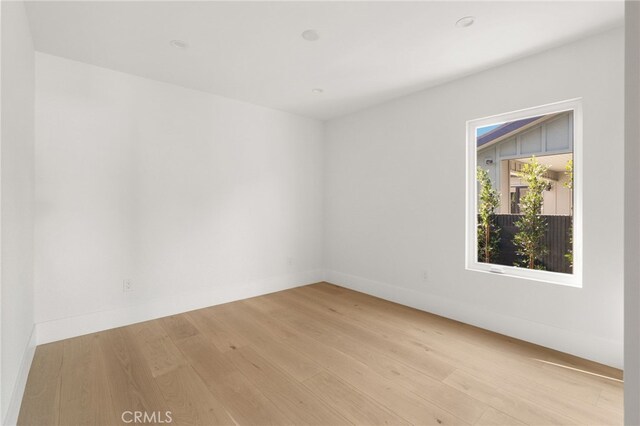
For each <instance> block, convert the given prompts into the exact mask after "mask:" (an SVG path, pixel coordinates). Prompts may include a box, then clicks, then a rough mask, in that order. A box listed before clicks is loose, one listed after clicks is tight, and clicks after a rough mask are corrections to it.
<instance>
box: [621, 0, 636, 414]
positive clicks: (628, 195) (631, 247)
mask: <svg viewBox="0 0 640 426" xmlns="http://www.w3.org/2000/svg"><path fill="white" fill-rule="evenodd" d="M625 13H626V19H625V20H626V26H625V28H626V39H625V41H626V43H625V48H626V52H625V210H624V212H625V218H624V222H625V247H624V248H625V277H624V281H625V283H624V287H625V289H624V291H625V294H624V303H625V306H624V316H625V319H624V324H625V327H624V333H625V338H624V422H625V425H629V426H633V425H640V262H638V258H640V194H639V193H638V188H639V187H640V121H638V115H640V3H638V2H637V1H627V2H626V7H625Z"/></svg>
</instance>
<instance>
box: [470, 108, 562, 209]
mask: <svg viewBox="0 0 640 426" xmlns="http://www.w3.org/2000/svg"><path fill="white" fill-rule="evenodd" d="M477 147H478V151H477V164H478V166H479V167H482V168H485V169H487V170H488V171H489V175H490V176H491V181H492V182H493V185H494V187H495V188H496V189H497V190H498V192H499V193H500V200H501V203H500V211H499V213H501V214H509V213H512V214H517V213H519V200H520V197H522V195H524V193H525V192H526V191H527V186H526V184H524V183H522V182H521V181H520V179H519V178H518V177H517V172H518V171H519V170H520V169H521V167H522V165H523V164H524V163H526V162H527V161H529V159H530V158H531V157H532V156H536V158H537V159H538V162H540V163H542V164H546V165H547V166H549V170H548V172H547V175H546V178H547V179H548V180H549V182H550V183H551V188H550V189H549V190H548V191H546V192H545V194H544V207H543V214H545V215H571V214H572V203H573V197H572V191H571V190H570V189H569V188H567V186H566V185H565V184H566V183H567V182H568V178H567V176H566V174H565V170H566V169H565V168H566V165H567V163H568V162H569V161H570V160H572V158H573V113H572V112H570V111H568V112H563V113H558V114H550V115H545V116H541V117H531V118H527V119H523V120H518V121H512V122H508V123H504V124H501V125H499V126H498V127H496V128H494V129H492V130H490V131H488V132H486V133H484V134H481V135H480V136H478V138H477Z"/></svg>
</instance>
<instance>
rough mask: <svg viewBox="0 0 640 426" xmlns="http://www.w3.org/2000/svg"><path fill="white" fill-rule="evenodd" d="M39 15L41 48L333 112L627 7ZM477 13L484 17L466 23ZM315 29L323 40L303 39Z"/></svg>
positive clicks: (139, 7) (264, 6)
mask: <svg viewBox="0 0 640 426" xmlns="http://www.w3.org/2000/svg"><path fill="white" fill-rule="evenodd" d="M27 12H28V15H29V20H30V24H31V31H32V33H33V39H34V43H35V47H36V50H38V51H41V52H45V53H50V54H53V55H58V56H62V57H65V58H70V59H74V60H77V61H82V62H86V63H90V64H94V65H98V66H102V67H106V68H111V69H114V70H118V71H123V72H127V73H131V74H135V75H139V76H142V77H147V78H151V79H156V80H160V81H165V82H169V83H174V84H178V85H181V86H184V87H189V88H193V89H198V90H204V91H207V92H211V93H215V94H218V95H222V96H226V97H230V98H235V99H239V100H243V101H247V102H252V103H255V104H258V105H263V106H267V107H271V108H276V109H280V110H284V111H289V112H292V113H296V114H300V115H304V116H308V117H314V118H319V119H328V118H332V117H336V116H340V115H344V114H348V113H350V112H353V111H356V110H359V109H363V108H366V107H368V106H371V105H374V104H376V103H380V102H384V101H386V100H389V99H392V98H395V97H398V96H402V95H404V94H408V93H411V92H414V91H417V90H420V89H424V88H427V87H430V86H434V85H436V84H439V83H442V82H444V81H449V80H452V79H455V78H457V77H460V76H463V75H467V74H470V73H473V72H476V71H479V70H482V69H486V68H489V67H491V66H494V65H497V64H499V63H504V62H507V61H510V60H513V59H516V58H519V57H522V56H526V55H529V54H532V53H535V52H538V51H541V50H545V49H547V48H549V47H553V46H556V45H560V44H563V43H566V42H569V41H572V40H574V39H578V38H580V37H583V36H585V35H589V34H592V33H596V32H599V31H602V30H604V29H607V28H611V27H615V26H619V25H622V23H623V16H624V4H623V2H621V1H609V2H575V1H574V2H558V1H546V2H397V1H395V2H392V1H390V2H265V1H260V2H178V1H175V2H149V1H147V2H55V1H45V2H28V3H27ZM466 15H473V16H475V17H476V23H475V24H474V25H473V26H471V27H468V28H457V27H456V26H455V25H454V23H455V22H456V21H457V20H458V19H459V18H461V17H463V16H466ZM306 29H315V30H317V32H318V33H319V35H320V39H319V40H318V41H315V42H308V41H305V40H303V39H302V37H301V33H302V32H303V31H304V30H306ZM173 39H179V40H184V41H186V42H188V43H189V48H188V49H186V50H184V51H183V50H178V49H176V48H173V47H171V46H170V45H169V41H170V40H173ZM313 88H322V89H324V93H323V94H320V95H319V94H314V93H312V89H313Z"/></svg>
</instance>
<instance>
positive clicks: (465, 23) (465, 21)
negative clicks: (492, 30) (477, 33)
mask: <svg viewBox="0 0 640 426" xmlns="http://www.w3.org/2000/svg"><path fill="white" fill-rule="evenodd" d="M475 21H476V18H474V17H473V16H465V17H464V18H460V19H458V21H457V22H456V27H460V28H466V27H470V26H471V25H473V23H474V22H475Z"/></svg>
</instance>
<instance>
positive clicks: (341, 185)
mask: <svg viewBox="0 0 640 426" xmlns="http://www.w3.org/2000/svg"><path fill="white" fill-rule="evenodd" d="M623 46H624V37H623V31H622V30H621V29H617V30H614V31H610V32H607V33H604V34H601V35H598V36H595V37H592V38H588V39H584V40H581V41H578V42H576V43H573V44H571V45H566V46H563V47H559V48H556V49H553V50H549V51H547V52H544V53H542V54H539V55H536V56H532V57H529V58H526V59H522V60H519V61H517V62H513V63H510V64H507V65H503V66H500V67H498V68H494V69H492V70H488V71H486V72H482V73H479V74H475V75H473V76H470V77H468V78H464V79H461V80H458V81H455V82H452V83H450V84H446V85H442V86H439V87H436V88H433V89H430V90H426V91H423V92H420V93H416V94H414V95H411V96H407V97H404V98H401V99H398V100H395V101H393V102H389V103H386V104H383V105H380V106H377V107H374V108H371V109H368V110H365V111H362V112H359V113H356V114H353V115H350V116H347V117H343V118H340V119H336V120H332V121H330V122H328V124H327V129H326V153H325V175H326V183H325V185H326V193H325V194H326V195H325V205H326V209H325V215H326V217H325V226H326V241H325V247H324V253H325V259H326V267H327V270H328V271H327V277H328V279H329V281H331V282H334V283H336V284H341V285H345V286H348V287H351V288H354V289H357V290H361V291H365V292H368V293H372V294H375V295H378V296H381V297H385V298H387V299H391V300H396V301H398V302H400V303H404V304H408V305H411V306H415V307H418V308H422V309H425V310H429V311H432V312H435V313H438V314H441V315H444V316H447V317H451V318H456V319H459V320H462V321H464V322H467V323H471V324H476V325H479V326H481V327H484V328H488V329H491V330H495V331H498V332H502V333H505V334H508V335H511V336H515V337H519V338H522V339H525V340H529V341H532V342H537V343H540V344H542V345H545V346H548V347H552V348H556V349H559V350H562V351H565V352H570V353H574V354H577V355H580V356H583V357H586V358H590V359H594V360H597V361H600V362H603V363H606V364H610V365H614V366H617V367H621V366H622V342H623V279H622V278H623V277H622V270H623V243H622V241H623V226H622V218H623V215H622V210H623V209H622V205H623V167H622V163H623V149H624V145H623V142H624V138H623V129H624V127H623V114H624V110H623V95H624V92H623V66H624V48H623ZM576 97H583V99H584V149H583V152H584V164H583V165H582V167H584V212H583V217H584V229H585V235H584V265H585V269H584V277H585V278H584V283H583V288H581V289H580V288H572V287H566V286H560V285H554V284H546V283H541V282H534V281H527V280H523V279H516V278H509V277H505V276H496V275H493V274H487V273H480V272H472V271H466V270H465V259H464V255H465V236H464V229H465V171H466V170H465V164H466V163H465V131H466V128H465V122H466V121H467V120H470V119H475V118H480V117H486V116H489V115H494V114H499V113H504V112H509V111H513V110H518V109H522V108H527V107H533V106H538V105H543V104H547V103H551V102H555V101H561V100H566V99H571V98H576ZM576 167H580V166H579V165H577V166H576ZM445 176H446V178H445ZM425 271H426V273H427V279H426V280H424V279H423V276H424V272H425Z"/></svg>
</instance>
